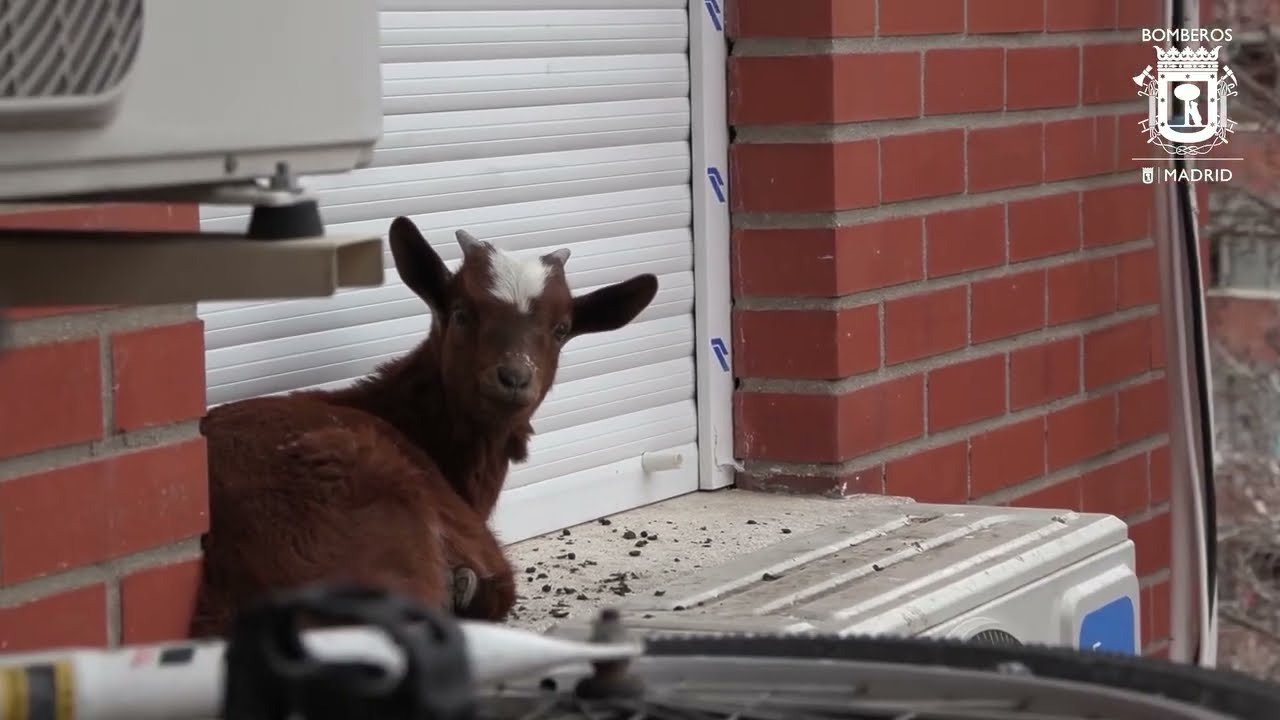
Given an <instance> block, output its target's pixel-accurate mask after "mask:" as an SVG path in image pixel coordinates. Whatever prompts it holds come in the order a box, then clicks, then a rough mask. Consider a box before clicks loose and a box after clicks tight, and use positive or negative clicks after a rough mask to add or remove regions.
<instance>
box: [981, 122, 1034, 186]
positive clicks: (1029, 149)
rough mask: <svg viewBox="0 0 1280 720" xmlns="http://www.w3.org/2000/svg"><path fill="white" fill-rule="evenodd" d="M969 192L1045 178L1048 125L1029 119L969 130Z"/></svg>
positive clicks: (1027, 183)
mask: <svg viewBox="0 0 1280 720" xmlns="http://www.w3.org/2000/svg"><path fill="white" fill-rule="evenodd" d="M968 142H969V192H990V191H992V190H1003V189H1006V188H1012V187H1022V186H1025V185H1035V184H1037V183H1040V182H1041V181H1042V180H1044V153H1045V147H1044V126H1043V125H1041V124H1040V123H1026V124H1023V125H1011V126H1008V127H995V128H979V129H974V130H970V131H969V140H968Z"/></svg>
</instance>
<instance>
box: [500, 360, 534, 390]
mask: <svg viewBox="0 0 1280 720" xmlns="http://www.w3.org/2000/svg"><path fill="white" fill-rule="evenodd" d="M532 379H533V371H532V370H530V369H529V367H528V366H526V365H499V366H498V382H500V383H502V386H503V387H505V388H507V389H508V390H523V389H525V388H526V387H528V386H529V381H530V380H532Z"/></svg>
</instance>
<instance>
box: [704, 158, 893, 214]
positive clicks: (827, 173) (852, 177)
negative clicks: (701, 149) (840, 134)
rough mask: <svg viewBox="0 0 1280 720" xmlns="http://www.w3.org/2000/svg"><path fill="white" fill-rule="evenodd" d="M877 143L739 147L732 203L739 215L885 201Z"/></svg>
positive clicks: (733, 165)
mask: <svg viewBox="0 0 1280 720" xmlns="http://www.w3.org/2000/svg"><path fill="white" fill-rule="evenodd" d="M877 163H878V154H877V149H876V141H875V140H860V141H855V142H847V143H835V144H829V143H782V144H767V143H735V144H734V145H733V146H732V147H731V148H730V163H729V171H730V176H731V180H730V184H729V185H730V187H732V188H733V192H731V193H730V202H731V203H732V205H733V209H734V210H735V211H738V212H830V211H832V210H849V209H854V208H862V207H870V206H872V205H875V204H876V203H878V202H879V197H880V196H879V184H880V179H879V178H880V176H879V171H878V169H877V168H878V165H877Z"/></svg>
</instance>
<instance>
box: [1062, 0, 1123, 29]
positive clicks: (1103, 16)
mask: <svg viewBox="0 0 1280 720" xmlns="http://www.w3.org/2000/svg"><path fill="white" fill-rule="evenodd" d="M1045 1H1046V3H1047V5H1046V7H1045V21H1046V25H1047V27H1048V29H1049V30H1050V31H1069V30H1110V29H1112V28H1114V27H1115V26H1116V0H1045Z"/></svg>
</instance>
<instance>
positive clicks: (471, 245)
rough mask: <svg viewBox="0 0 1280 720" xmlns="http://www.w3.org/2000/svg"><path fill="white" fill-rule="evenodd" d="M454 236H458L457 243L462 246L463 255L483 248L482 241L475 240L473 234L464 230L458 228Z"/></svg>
mask: <svg viewBox="0 0 1280 720" xmlns="http://www.w3.org/2000/svg"><path fill="white" fill-rule="evenodd" d="M454 237H456V238H458V245H459V246H461V247H462V254H463V255H470V254H471V253H473V252H476V251H477V250H482V249H484V243H482V242H480V241H479V240H477V239H476V237H475V236H474V235H472V234H471V233H469V232H467V231H466V230H459V231H457V232H455V233H454Z"/></svg>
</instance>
